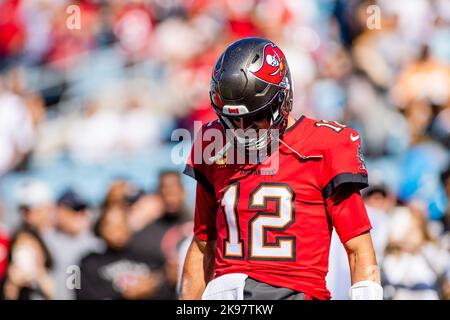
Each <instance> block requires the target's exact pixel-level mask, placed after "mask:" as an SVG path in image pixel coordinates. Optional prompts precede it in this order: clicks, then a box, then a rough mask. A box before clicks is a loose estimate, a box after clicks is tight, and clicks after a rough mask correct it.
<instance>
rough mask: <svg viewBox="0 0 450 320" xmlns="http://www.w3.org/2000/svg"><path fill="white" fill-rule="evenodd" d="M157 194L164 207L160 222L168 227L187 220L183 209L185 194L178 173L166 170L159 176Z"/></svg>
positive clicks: (187, 217)
mask: <svg viewBox="0 0 450 320" xmlns="http://www.w3.org/2000/svg"><path fill="white" fill-rule="evenodd" d="M158 193H159V194H160V195H161V199H162V201H163V205H164V214H163V215H162V217H161V219H160V220H159V221H160V222H162V223H163V224H167V226H169V227H170V226H173V225H174V224H177V223H182V222H185V221H186V220H187V219H189V216H188V214H187V211H186V208H185V200H186V192H185V190H184V186H183V183H182V182H181V175H180V173H179V172H178V171H171V170H167V171H162V172H161V173H160V174H159V183H158Z"/></svg>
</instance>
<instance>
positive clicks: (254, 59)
mask: <svg viewBox="0 0 450 320" xmlns="http://www.w3.org/2000/svg"><path fill="white" fill-rule="evenodd" d="M258 60H259V54H256V55H255V56H254V57H253V60H252V63H251V64H254V63H255V62H256V61H258Z"/></svg>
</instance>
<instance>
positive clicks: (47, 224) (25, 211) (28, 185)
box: [16, 180, 54, 235]
mask: <svg viewBox="0 0 450 320" xmlns="http://www.w3.org/2000/svg"><path fill="white" fill-rule="evenodd" d="M16 198H17V203H18V206H19V212H20V213H21V223H22V224H24V225H27V226H31V227H33V228H35V229H36V230H37V231H38V232H39V233H40V234H41V235H42V234H44V233H46V232H49V231H50V230H51V229H52V228H53V225H54V196H53V193H52V191H51V190H50V188H49V187H48V186H47V185H46V184H45V183H44V182H42V181H39V180H28V181H25V182H24V183H23V185H21V186H20V188H19V190H18V192H17V194H16Z"/></svg>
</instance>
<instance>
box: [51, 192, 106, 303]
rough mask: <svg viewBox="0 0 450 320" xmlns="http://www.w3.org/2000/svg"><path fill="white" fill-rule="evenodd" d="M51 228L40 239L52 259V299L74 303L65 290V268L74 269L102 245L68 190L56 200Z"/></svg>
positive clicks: (77, 198)
mask: <svg viewBox="0 0 450 320" xmlns="http://www.w3.org/2000/svg"><path fill="white" fill-rule="evenodd" d="M55 226H56V228H55V230H54V231H52V232H48V233H46V234H45V235H44V239H45V242H46V243H47V244H48V247H49V249H50V252H51V253H52V255H53V258H54V268H53V273H52V275H53V276H54V279H55V281H56V294H55V299H58V300H67V299H75V292H74V291H73V290H72V289H70V288H68V287H67V278H68V273H67V272H68V268H69V267H70V266H73V265H77V264H78V263H79V261H80V260H81V258H83V257H84V256H85V255H87V254H88V253H89V252H92V251H96V250H98V251H100V250H101V248H102V244H101V242H100V241H99V240H98V239H97V238H95V237H94V235H93V234H92V233H91V232H90V213H89V211H88V207H87V204H86V202H85V201H84V200H83V199H81V197H80V196H79V195H78V194H77V193H76V192H74V191H72V190H67V191H65V192H64V193H63V194H62V195H61V197H60V198H59V199H58V202H57V210H56V225H55Z"/></svg>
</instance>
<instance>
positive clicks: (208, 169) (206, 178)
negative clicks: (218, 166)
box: [183, 126, 214, 193]
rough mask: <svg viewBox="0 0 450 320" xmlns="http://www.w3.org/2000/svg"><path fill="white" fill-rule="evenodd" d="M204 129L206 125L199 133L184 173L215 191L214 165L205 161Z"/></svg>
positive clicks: (207, 188)
mask: <svg viewBox="0 0 450 320" xmlns="http://www.w3.org/2000/svg"><path fill="white" fill-rule="evenodd" d="M204 130H205V126H203V127H202V128H201V131H200V132H199V134H198V135H197V136H198V137H197V139H196V140H195V141H194V144H193V145H192V148H191V152H190V154H189V157H188V159H187V162H186V167H185V169H184V171H183V173H184V174H186V175H188V176H190V177H192V178H194V179H195V180H197V182H198V183H200V184H201V185H202V186H203V187H204V188H205V189H206V190H207V191H209V192H211V193H214V185H213V183H212V181H213V180H212V165H211V164H210V163H208V162H207V161H205V159H204V157H203V150H204V148H205V145H204V141H203V140H202V135H203V132H204Z"/></svg>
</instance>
